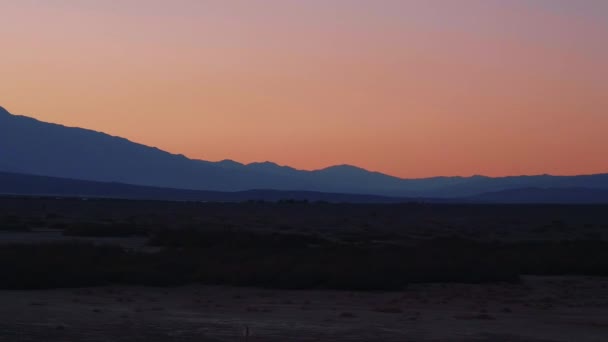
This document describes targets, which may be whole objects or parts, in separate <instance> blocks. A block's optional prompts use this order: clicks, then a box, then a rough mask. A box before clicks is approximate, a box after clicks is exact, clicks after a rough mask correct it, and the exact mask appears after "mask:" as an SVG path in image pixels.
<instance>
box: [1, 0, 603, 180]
mask: <svg viewBox="0 0 608 342" xmlns="http://www.w3.org/2000/svg"><path fill="white" fill-rule="evenodd" d="M0 13H1V14H2V20H0V46H1V50H0V106H3V107H5V108H7V109H8V110H9V111H11V112H12V113H16V114H23V115H28V116H32V117H35V118H38V119H40V120H44V121H50V122H55V123H61V124H65V125H68V126H78V127H85V128H91V129H94V130H98V131H103V132H107V133H109V134H112V135H117V136H123V137H126V138H128V139H130V140H133V141H136V142H140V143H143V144H146V145H150V146H156V147H158V148H161V149H164V150H167V151H170V152H173V153H181V154H185V155H186V156H188V157H191V158H197V159H205V160H212V161H217V160H223V159H233V160H236V161H240V162H244V163H249V162H255V161H273V162H276V163H279V164H282V165H290V166H293V167H296V168H300V169H318V168H323V167H327V166H330V165H336V164H353V165H357V166H361V167H364V168H367V169H370V170H374V171H381V172H384V173H388V174H391V175H396V176H400V177H407V178H420V177H432V176H456V175H460V176H468V175H474V174H483V175H489V176H505V175H522V174H545V173H550V174H559V175H572V174H589V173H600V172H608V158H607V157H606V156H608V20H606V18H608V1H605V0H576V1H575V0H570V1H568V0H528V1H524V0H509V1H503V0H450V1H448V0H441V1H439V0H411V1H408V0H307V1H301V0H163V1H161V0H122V1H105V0H104V1H102V0H19V1H12V0H0Z"/></svg>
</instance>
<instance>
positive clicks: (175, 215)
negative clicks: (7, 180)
mask: <svg viewBox="0 0 608 342" xmlns="http://www.w3.org/2000/svg"><path fill="white" fill-rule="evenodd" d="M0 204H1V206H0V229H2V230H5V233H1V232H0V242H2V234H13V235H14V234H15V232H17V233H18V232H19V231H21V232H24V233H23V235H24V236H27V237H28V239H29V240H27V241H24V242H23V243H15V242H14V241H12V242H11V243H4V244H2V245H0V269H2V272H3V274H4V276H3V277H2V281H0V287H1V288H13V289H16V288H17V289H18V288H49V287H51V288H52V287H78V286H94V285H104V284H110V283H115V284H138V285H152V286H171V285H180V284H186V283H193V282H197V283H204V284H225V285H237V286H241V285H243V286H259V287H271V288H295V289H300V288H332V289H355V290H393V289H401V288H403V287H405V286H407V284H410V283H416V282H473V283H479V282H503V281H509V282H510V281H517V280H518V278H519V276H520V275H523V274H536V275H565V274H568V275H570V274H576V275H594V276H608V240H607V239H606V237H607V236H608V235H607V233H608V225H607V223H608V222H607V221H608V218H607V217H606V214H605V213H606V212H608V210H606V209H608V208H606V207H602V206H473V205H423V204H399V205H361V204H360V205H354V204H328V203H303V202H294V201H284V202H282V203H273V204H271V203H263V202H262V203H259V202H256V203H241V204H218V203H185V202H182V203H176V202H142V201H113V200H95V201H82V200H78V199H61V200H55V199H33V198H1V199H0ZM49 228H51V229H53V228H54V229H58V230H59V232H58V234H59V236H63V239H64V240H61V241H59V242H54V243H43V242H42V241H37V240H36V239H35V238H32V237H35V236H37V235H36V234H38V232H39V231H40V230H41V229H42V230H46V229H49ZM106 237H112V238H117V237H118V238H122V237H124V238H132V237H138V238H139V239H141V241H142V243H141V245H139V246H137V247H134V248H133V247H132V248H124V247H121V246H118V245H108V244H109V243H110V242H109V241H108V240H106V239H105V238H106ZM71 239H78V240H75V241H71ZM26 242H27V243H26Z"/></svg>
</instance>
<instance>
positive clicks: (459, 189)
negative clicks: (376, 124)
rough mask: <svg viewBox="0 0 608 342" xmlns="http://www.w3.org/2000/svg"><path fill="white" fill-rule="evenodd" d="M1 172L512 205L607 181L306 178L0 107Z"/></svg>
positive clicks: (336, 170) (324, 172) (337, 174)
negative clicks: (497, 200)
mask: <svg viewBox="0 0 608 342" xmlns="http://www.w3.org/2000/svg"><path fill="white" fill-rule="evenodd" d="M0 172H5V173H10V174H23V175H38V176H46V177H55V178H64V179H70V180H83V181H94V182H100V183H120V184H130V185H138V186H146V187H156V188H171V189H175V190H179V189H181V190H198V191H212V192H213V191H215V192H243V191H250V190H260V189H263V190H274V191H292V192H293V191H296V192H298V191H299V192H315V193H318V192H324V193H334V194H336V193H343V194H360V195H373V196H379V197H383V198H386V197H398V198H436V199H441V198H445V199H449V198H452V199H455V198H461V199H462V198H475V197H476V196H485V197H484V198H486V200H488V201H490V200H491V198H492V196H494V197H495V196H497V194H503V195H504V194H507V193H508V194H509V195H510V196H511V197H512V198H515V197H517V196H514V194H518V196H520V197H521V196H522V194H525V193H530V192H532V191H535V193H536V194H537V195H536V197H537V198H542V197H543V196H539V195H538V192H539V191H540V192H546V191H549V190H551V191H557V190H559V191H560V194H561V195H560V196H561V197H564V196H565V197H566V199H567V197H568V195H567V193H575V192H576V193H578V194H579V195H580V194H581V192H584V193H587V194H588V193H589V192H590V191H591V192H594V193H595V194H596V195H597V194H599V193H603V191H604V190H606V191H608V174H597V175H581V176H552V175H536V176H513V177H498V178H492V177H485V176H473V177H435V178H425V179H402V178H398V177H393V176H389V175H386V174H382V173H379V172H371V171H367V170H365V169H362V168H359V167H355V166H350V165H338V166H332V167H329V168H325V169H321V170H314V171H304V170H297V169H294V168H291V167H287V166H280V165H277V164H275V163H271V162H263V163H252V164H241V163H238V162H235V161H231V160H224V161H220V162H210V161H204V160H196V159H189V158H187V157H185V156H183V155H176V154H171V153H168V152H165V151H162V150H160V149H158V148H155V147H149V146H145V145H142V144H138V143H135V142H131V141H129V140H127V139H124V138H121V137H115V136H111V135H108V134H105V133H101V132H96V131H93V130H88V129H82V128H75V127H66V126H63V125H58V124H52V123H46V122H41V121H38V120H36V119H33V118H30V117H26V116H19V115H13V114H11V113H9V112H8V111H7V110H5V109H4V108H2V107H0ZM513 191H515V192H513ZM501 196H502V195H501ZM524 197H525V196H524ZM583 197H584V196H583ZM592 197H593V196H592ZM600 197H601V196H600ZM479 198H482V197H479ZM549 198H550V196H549ZM579 198H580V196H579ZM593 198H597V196H595V197H593Z"/></svg>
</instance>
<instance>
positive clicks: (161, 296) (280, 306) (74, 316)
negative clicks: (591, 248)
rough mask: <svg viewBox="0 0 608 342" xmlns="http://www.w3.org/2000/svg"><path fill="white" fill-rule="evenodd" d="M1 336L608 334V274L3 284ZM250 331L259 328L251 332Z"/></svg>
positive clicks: (488, 337) (550, 337) (527, 337)
mask: <svg viewBox="0 0 608 342" xmlns="http://www.w3.org/2000/svg"><path fill="white" fill-rule="evenodd" d="M0 304H1V306H0V341H11V342H12V341H49V342H55V341H66V342H68V341H95V342H97V341H100V342H101V341H108V342H110V341H146V342H156V341H200V342H205V341H209V342H211V341H537V342H540V341H568V342H570V341H575V342H585V341H597V342H605V341H608V279H600V278H580V277H559V278H558V277H543V278H539V277H527V278H525V279H524V281H523V283H521V284H501V285H463V284H430V285H415V286H411V287H409V288H408V289H407V290H405V291H401V292H390V293H359V292H336V291H280V290H263V289H252V288H230V287H203V286H187V287H179V288H169V289H162V288H142V287H100V288H91V289H61V290H43V291H0ZM246 331H249V337H245V335H247V333H246Z"/></svg>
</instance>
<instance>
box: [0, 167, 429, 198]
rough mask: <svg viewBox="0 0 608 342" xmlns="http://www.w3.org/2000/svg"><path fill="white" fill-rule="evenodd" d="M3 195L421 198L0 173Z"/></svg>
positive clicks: (0, 187)
mask: <svg viewBox="0 0 608 342" xmlns="http://www.w3.org/2000/svg"><path fill="white" fill-rule="evenodd" d="M0 194H3V195H18V196H57V197H82V198H114V199H140V200H169V201H214V202H242V201H250V200H254V201H280V200H296V201H304V200H306V201H325V202H347V203H401V202H414V201H420V200H419V199H408V198H396V197H386V196H374V195H357V194H338V193H323V192H313V191H278V190H248V191H238V192H221V191H204V190H182V189H171V188H158V187H148V186H140V185H130V184H122V183H105V182H94V181H84V180H75V179H67V178H56V177H46V176H35V175H26V174H19V173H8V172H0Z"/></svg>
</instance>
